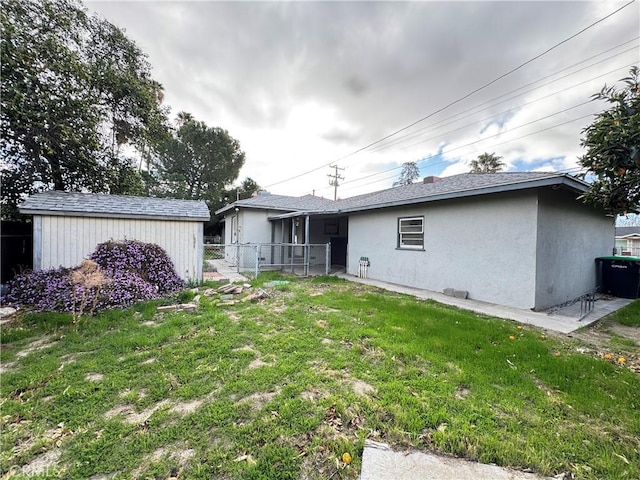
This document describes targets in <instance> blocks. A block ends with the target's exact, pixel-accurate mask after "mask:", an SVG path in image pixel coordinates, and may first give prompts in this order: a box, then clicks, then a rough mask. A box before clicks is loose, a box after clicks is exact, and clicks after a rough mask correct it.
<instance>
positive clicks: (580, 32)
mask: <svg viewBox="0 0 640 480" xmlns="http://www.w3.org/2000/svg"><path fill="white" fill-rule="evenodd" d="M635 1H636V0H631V1H630V2H628V3H626V4H625V5H623V6H622V7H620V8H618V9H616V10H615V11H613V12H611V13H610V14H608V15H606V16H604V17H602V18H600V19H599V20H597V21H595V22H593V23H591V24H590V25H588V26H586V27H585V28H583V29H582V30H580V31H578V32H577V33H574V34H573V35H571V36H569V37H567V38H565V39H564V40H562V41H560V42H558V43H556V44H555V45H553V46H551V47H550V48H548V49H546V50H545V51H543V52H542V53H539V54H538V55H535V56H534V57H532V58H530V59H529V60H527V61H525V62H523V63H521V64H520V65H518V66H517V67H514V68H512V69H511V70H509V71H508V72H506V73H503V74H502V75H500V76H498V77H497V78H495V79H493V80H491V81H490V82H487V83H485V84H484V85H482V86H480V87H478V88H476V89H475V90H472V91H471V92H469V93H467V94H466V95H464V96H462V97H460V98H458V99H457V100H454V101H452V102H449V103H448V104H446V105H445V106H443V107H441V108H439V109H437V110H436V111H434V112H432V113H430V114H429V115H427V116H425V117H422V118H420V119H419V120H416V121H415V122H413V123H411V124H409V125H407V126H405V127H403V128H400V129H399V130H396V131H395V132H393V133H391V134H389V135H386V136H385V137H383V138H381V139H379V140H376V141H375V142H372V143H370V144H368V145H366V146H364V147H361V148H359V149H357V150H355V151H353V152H351V153H349V154H347V155H345V156H343V157H341V158H339V159H337V160H335V161H332V162H329V163H326V164H324V165H321V166H319V167H316V168H313V169H311V170H308V171H306V172H303V173H300V174H298V175H295V176H293V177H290V178H287V179H284V180H280V181H278V182H275V183H272V184H270V185H267V186H266V188H269V187H273V186H275V185H279V184H281V183H285V182H289V181H291V180H294V179H296V178H300V177H302V176H304V175H308V174H309V173H312V172H315V171H317V170H320V169H321V168H324V167H326V166H330V165H331V164H332V163H335V162H338V161H340V160H344V159H346V158H349V157H351V156H353V155H355V154H357V153H360V152H361V151H363V150H366V149H368V148H370V147H372V146H374V145H377V144H379V143H380V142H383V141H384V140H387V139H388V138H391V137H393V136H395V135H397V134H398V133H400V132H403V131H405V130H407V129H409V128H411V127H413V126H415V125H417V124H418V123H420V122H423V121H424V120H427V119H429V118H431V117H433V116H434V115H437V114H438V113H440V112H442V111H444V110H446V109H448V108H450V107H452V106H453V105H456V104H458V103H460V102H462V101H463V100H466V99H467V98H469V97H471V96H472V95H474V94H476V93H478V92H480V91H482V90H484V89H486V88H487V87H489V86H491V85H493V84H495V83H496V82H498V81H500V80H502V79H503V78H505V77H507V76H509V75H511V74H512V73H514V72H516V71H518V70H520V69H521V68H523V67H525V66H526V65H528V64H530V63H532V62H534V61H535V60H538V59H539V58H541V57H543V56H544V55H546V54H548V53H549V52H551V51H553V50H555V49H556V48H558V47H560V46H561V45H563V44H565V43H567V42H569V41H571V40H573V39H574V38H576V37H577V36H579V35H581V34H583V33H584V32H586V31H587V30H589V29H591V28H593V27H595V26H596V25H598V24H599V23H602V22H603V21H605V20H607V19H608V18H610V17H612V16H613V15H615V14H616V13H618V12H620V11H621V10H623V9H625V8H627V7H628V6H629V5H631V4H632V3H635Z"/></svg>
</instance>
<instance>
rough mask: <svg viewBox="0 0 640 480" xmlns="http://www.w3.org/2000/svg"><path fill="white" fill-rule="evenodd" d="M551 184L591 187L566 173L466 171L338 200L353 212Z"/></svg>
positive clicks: (583, 188)
mask: <svg viewBox="0 0 640 480" xmlns="http://www.w3.org/2000/svg"><path fill="white" fill-rule="evenodd" d="M547 185H565V186H566V187H568V188H571V189H573V190H575V191H586V189H587V188H588V186H587V184H586V183H584V182H583V181H581V180H578V179H577V178H575V177H572V176H571V175H567V174H562V173H545V172H501V173H462V174H460V175H453V176H451V177H444V178H441V179H440V180H438V181H437V182H435V183H414V184H412V185H405V186H399V187H394V188H389V189H387V190H381V191H378V192H373V193H366V194H364V195H358V196H356V197H351V198H346V199H344V200H339V201H338V208H339V209H340V210H341V211H345V212H352V211H358V210H369V209H374V208H384V207H389V206H398V205H408V204H412V203H423V202H429V201H434V200H444V199H449V198H461V197H468V196H474V195H483V194H487V193H497V192H506V191H511V190H521V189H525V188H535V187H541V186H547Z"/></svg>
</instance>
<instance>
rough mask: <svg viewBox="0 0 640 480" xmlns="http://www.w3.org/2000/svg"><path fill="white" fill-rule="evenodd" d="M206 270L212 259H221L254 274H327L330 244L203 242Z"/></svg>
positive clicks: (328, 270) (241, 270) (240, 270)
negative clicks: (275, 272) (267, 271)
mask: <svg viewBox="0 0 640 480" xmlns="http://www.w3.org/2000/svg"><path fill="white" fill-rule="evenodd" d="M204 260H205V270H206V269H207V268H210V266H212V265H213V262H214V261H224V262H225V263H227V264H228V265H230V266H232V267H235V269H236V271H237V272H238V273H243V272H251V273H252V274H253V275H255V276H257V275H258V274H259V273H260V272H263V271H266V270H280V271H288V272H291V273H293V274H296V275H302V276H305V277H306V276H309V275H328V274H329V272H330V269H331V244H329V243H326V244H325V243H321V244H308V245H306V244H295V243H230V244H205V245H204Z"/></svg>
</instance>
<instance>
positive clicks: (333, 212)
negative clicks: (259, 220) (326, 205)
mask: <svg viewBox="0 0 640 480" xmlns="http://www.w3.org/2000/svg"><path fill="white" fill-rule="evenodd" d="M338 213H340V211H339V210H305V211H297V212H289V213H283V214H282V215H272V216H270V217H267V220H269V221H273V220H286V219H287V218H294V217H304V216H307V215H310V216H311V215H336V214H338Z"/></svg>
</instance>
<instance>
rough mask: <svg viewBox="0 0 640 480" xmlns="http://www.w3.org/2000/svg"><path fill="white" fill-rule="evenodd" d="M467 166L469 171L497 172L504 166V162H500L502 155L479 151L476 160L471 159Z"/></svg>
mask: <svg viewBox="0 0 640 480" xmlns="http://www.w3.org/2000/svg"><path fill="white" fill-rule="evenodd" d="M469 166H470V167H471V170H470V171H469V172H470V173H497V172H499V171H501V170H502V169H503V168H504V167H505V164H504V162H502V157H499V156H497V155H496V154H495V153H481V154H480V155H478V158H477V159H476V160H471V163H470V165H469Z"/></svg>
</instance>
